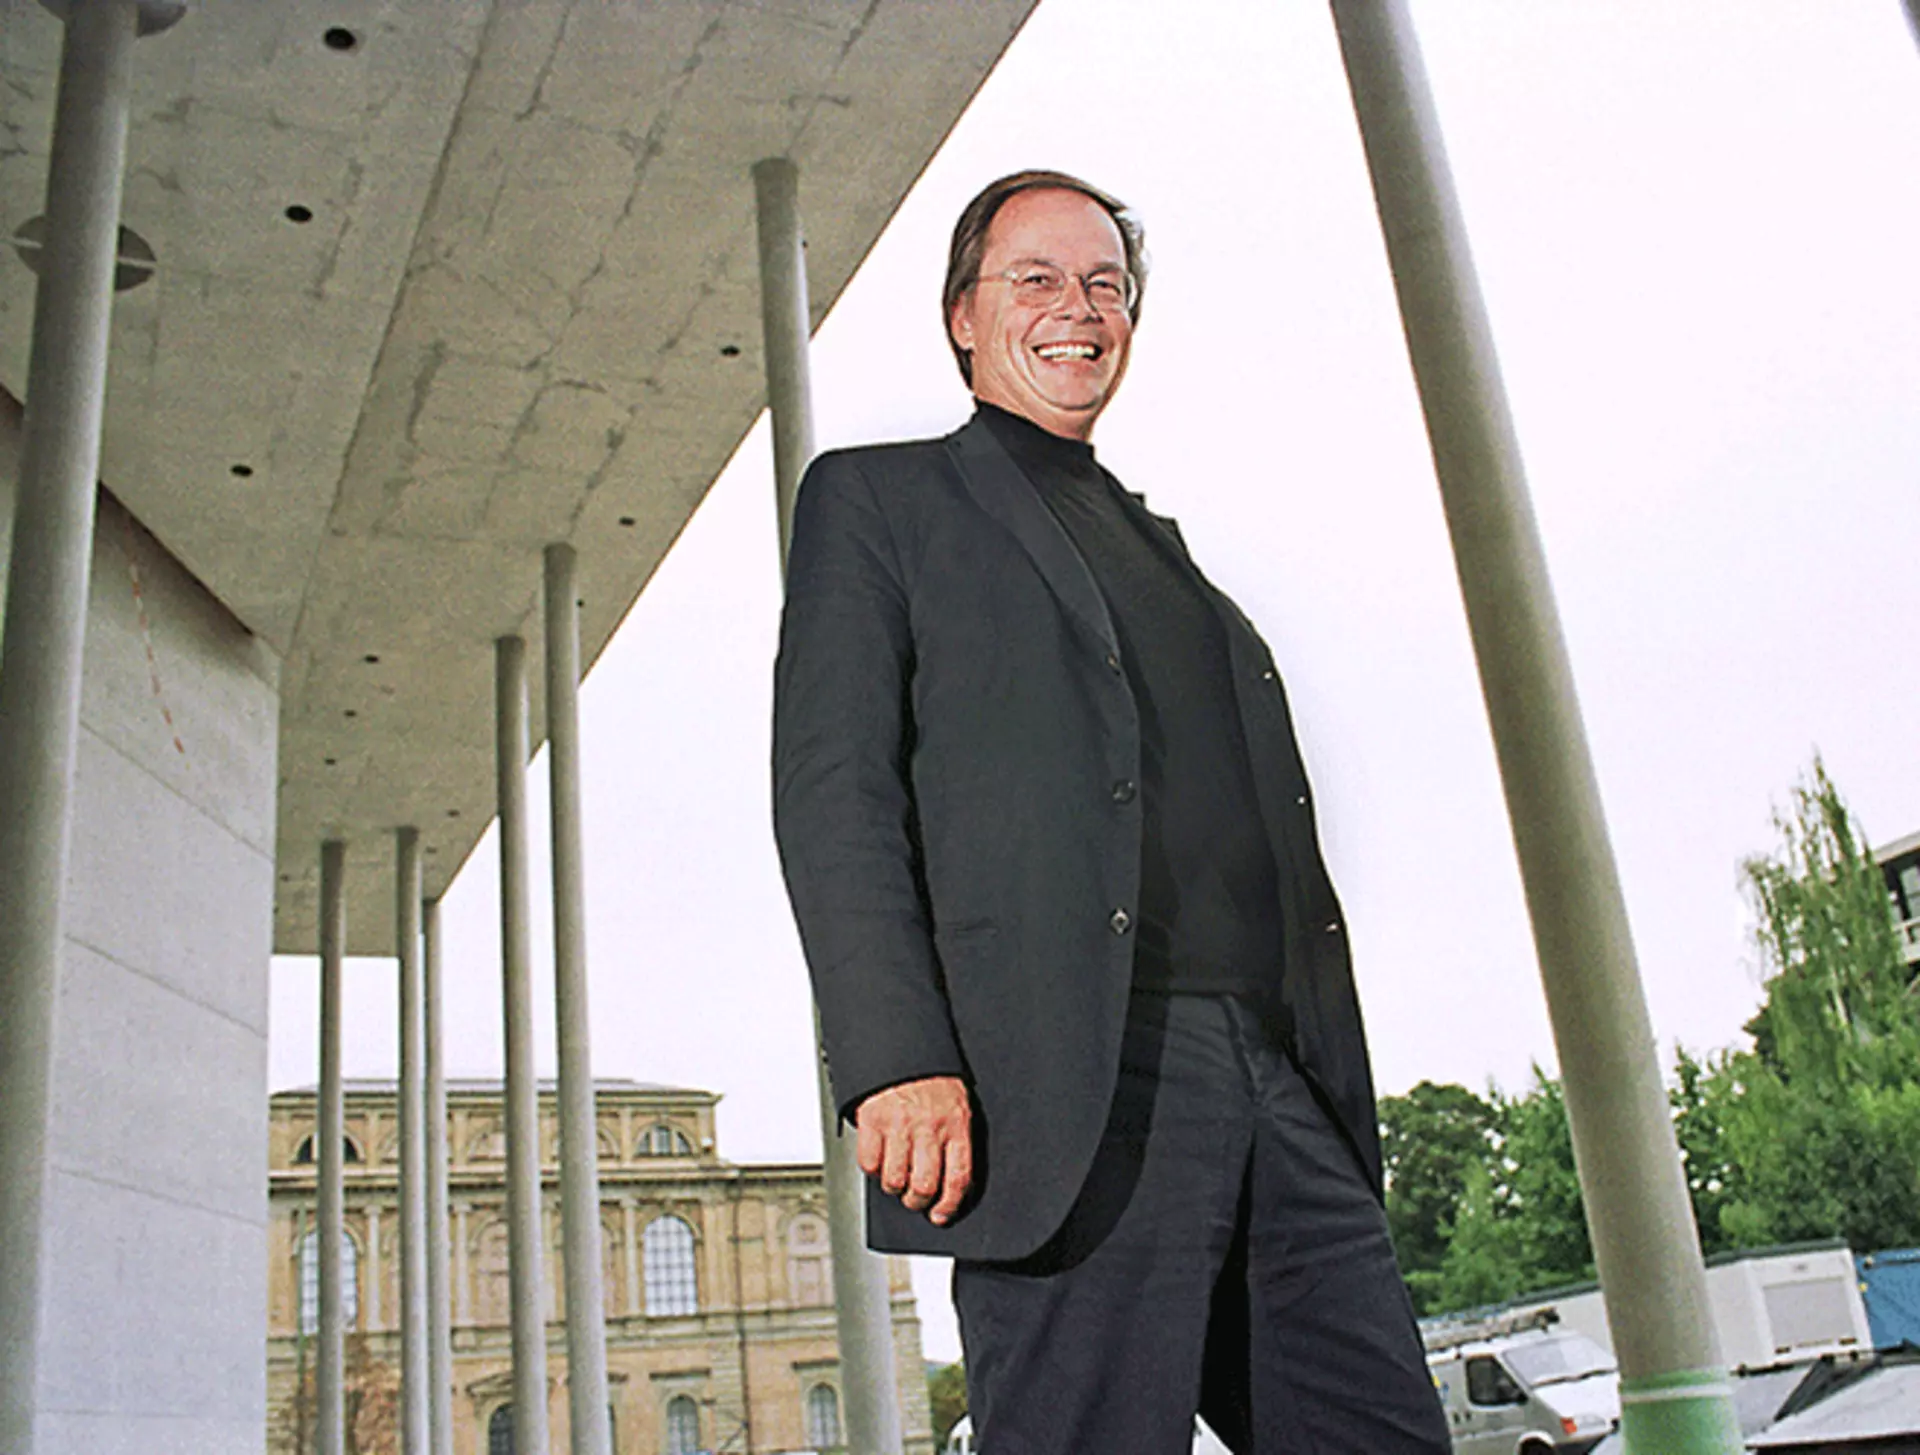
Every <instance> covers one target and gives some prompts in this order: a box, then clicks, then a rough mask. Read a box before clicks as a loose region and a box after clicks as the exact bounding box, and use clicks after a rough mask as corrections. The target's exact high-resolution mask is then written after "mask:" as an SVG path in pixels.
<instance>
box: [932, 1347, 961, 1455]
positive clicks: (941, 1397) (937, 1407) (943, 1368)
mask: <svg viewBox="0 0 1920 1455" xmlns="http://www.w3.org/2000/svg"><path fill="white" fill-rule="evenodd" d="M927 1402H928V1404H930V1405H931V1406H932V1409H933V1445H934V1448H935V1449H936V1450H937V1449H939V1448H940V1447H941V1446H943V1445H945V1444H946V1443H947V1436H948V1435H950V1434H952V1433H953V1427H954V1426H955V1425H957V1424H959V1423H960V1417H961V1416H962V1415H964V1414H965V1413H966V1412H967V1367H966V1365H964V1364H962V1363H961V1362H960V1361H959V1360H957V1359H956V1360H955V1361H954V1362H953V1363H951V1364H941V1365H937V1366H935V1367H934V1368H932V1369H930V1370H928V1371H927Z"/></svg>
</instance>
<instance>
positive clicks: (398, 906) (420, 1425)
mask: <svg viewBox="0 0 1920 1455" xmlns="http://www.w3.org/2000/svg"><path fill="white" fill-rule="evenodd" d="M394 847H395V850H396V852H397V860H396V872H395V875H394V902H393V933H394V950H395V954H396V958H397V959H398V960H399V962H400V1448H401V1450H402V1451H403V1452H404V1455H427V1448H428V1447H427V1433H428V1430H427V1410H428V1408H429V1402H428V1391H427V1380H428V1378H429V1377H430V1375H431V1370H430V1369H429V1367H428V1363H427V1125H426V1122H427V1083H426V1064H425V1063H426V1059H427V1025H426V985H425V978H426V977H425V968H424V966H423V965H422V963H421V954H420V868H421V865H420V831H419V830H418V829H414V828H403V829H400V830H398V831H396V832H395V834H394Z"/></svg>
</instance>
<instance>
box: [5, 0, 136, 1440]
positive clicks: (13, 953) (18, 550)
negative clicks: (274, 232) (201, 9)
mask: <svg viewBox="0 0 1920 1455" xmlns="http://www.w3.org/2000/svg"><path fill="white" fill-rule="evenodd" d="M137 20H138V11H137V7H136V5H135V3H134V0H96V3H92V4H87V5H78V4H76V5H75V6H74V7H73V14H72V16H71V18H70V19H69V20H68V22H67V32H66V39H65V42H64V45H63V48H62V50H61V56H60V89H59V96H58V99H57V100H56V101H55V103H54V117H53V144H52V151H51V153H50V155H49V157H48V166H47V211H46V217H47V224H46V227H47V230H46V245H45V247H44V249H43V250H42V252H41V259H40V282H39V287H38V290H37V292H36V293H35V301H34V315H33V341H32V344H31V352H30V354H29V360H28V364H27V400H26V418H25V421H24V424H23V430H22V432H23V438H22V440H21V454H20V481H19V493H18V496H17V497H16V499H15V502H14V517H13V543H12V547H11V554H10V558H9V559H10V565H9V567H8V571H7V585H6V590H7V598H6V611H5V640H4V645H3V646H0V654H4V658H5V661H6V671H5V672H4V673H0V1006H4V1007H5V1008H6V1009H5V1013H4V1014H0V1068H4V1074H3V1075H0V1289H5V1290H6V1293H5V1296H4V1297H0V1451H4V1452H6V1455H15V1452H31V1451H32V1450H34V1448H35V1436H34V1426H35V1423H36V1405H37V1403H38V1389H39V1363H40V1360H39V1355H40V1300H41V1276H40V1275H41V1267H42V1264H43V1262H44V1260H45V1248H46V1227H45V1199H46V1181H47V1167H46V1153H47V1146H48V1140H49V1134H50V1128H51V1114H52V1103H51V1094H52V1081H53V1016H54V1004H55V1001H56V998H57V996H58V989H59V978H60V940H61V935H62V929H63V915H64V910H65V893H66V879H67V851H68V844H69V841H70V838H71V829H72V807H71V798H70V795H71V786H72V783H73V767H74V754H75V744H76V741H77V738H78V733H79V722H80V669H81V648H82V643H83V642H84V640H85V636H86V623H87V577H88V571H89V568H90V566H91V564H92V552H93V514H94V482H95V479H96V478H97V477H98V475H99V467H100V417H101V410H102V403H103V397H104V394H105V389H106V375H107V333H108V322H109V316H110V314H111V311H112V302H113V259H114V242H115V238H116V235H117V233H118V230H119V226H120V184H121V173H122V170H123V168H124V165H125V161H126V147H127V100H128V94H129V91H130V89H131V84H132V76H133V42H134V32H135V26H136V24H137Z"/></svg>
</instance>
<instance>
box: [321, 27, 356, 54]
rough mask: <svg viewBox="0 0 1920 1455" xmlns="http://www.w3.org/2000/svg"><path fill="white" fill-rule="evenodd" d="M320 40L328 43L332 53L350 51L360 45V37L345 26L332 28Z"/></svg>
mask: <svg viewBox="0 0 1920 1455" xmlns="http://www.w3.org/2000/svg"><path fill="white" fill-rule="evenodd" d="M320 39H321V40H323V41H325V42H326V43H327V49H328V50H330V51H350V50H352V49H353V48H354V47H355V46H357V45H359V44H360V37H359V36H357V35H355V34H354V33H353V32H352V31H350V30H348V29H347V28H346V26H344V25H336V26H334V27H332V28H331V29H330V30H328V31H327V33H326V34H325V35H323V36H321V37H320Z"/></svg>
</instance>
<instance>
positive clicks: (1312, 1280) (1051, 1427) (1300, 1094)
mask: <svg viewBox="0 0 1920 1455" xmlns="http://www.w3.org/2000/svg"><path fill="white" fill-rule="evenodd" d="M953 1295H954V1305H955V1307H956V1309H957V1310H958V1312H959V1315H960V1336H961V1342H962V1344H963V1346H964V1348H965V1350H966V1363H967V1396H968V1403H969V1406H970V1408H971V1412H972V1415H973V1424H974V1432H975V1437H976V1439H977V1441H978V1443H979V1447H980V1449H981V1451H982V1452H983V1455H1186V1452H1187V1451H1189V1450H1190V1449H1191V1446H1192V1440H1193V1417H1194V1414H1195V1412H1196V1411H1197V1412H1198V1413H1200V1414H1201V1415H1203V1416H1204V1417H1205V1419H1206V1421H1207V1423H1208V1424H1209V1425H1210V1426H1212V1427H1213V1430H1214V1432H1215V1433H1216V1434H1218V1435H1219V1436H1220V1438H1221V1439H1222V1440H1224V1441H1225V1442H1226V1444H1227V1445H1228V1446H1229V1447H1230V1448H1231V1449H1233V1450H1234V1451H1236V1452H1238V1455H1402V1452H1406V1455H1446V1452H1447V1451H1448V1450H1449V1449H1450V1448H1451V1447H1450V1444H1449V1441H1448V1437H1447V1428H1446V1422H1445V1420H1444V1418H1443V1416H1442V1414H1441V1411H1440V1405H1439V1401H1438V1399H1437V1398H1436V1396H1435V1394H1434V1389H1433V1383H1432V1381H1431V1379H1430V1377H1429V1376H1428V1373H1427V1365H1426V1358H1425V1356H1424V1354H1423V1352H1422V1350H1421V1346H1420V1339H1419V1333H1418V1330H1417V1328H1416V1326H1415V1323H1414V1317H1413V1309H1412V1305H1411V1304H1410V1303H1409V1302H1408V1300H1407V1293H1406V1288H1405V1286H1404V1284H1402V1282H1401V1279H1400V1271H1399V1268H1398V1266H1397V1265H1396V1264H1395V1262H1394V1256H1393V1248H1392V1245H1391V1244H1390V1243H1389V1241H1388V1239H1387V1224H1386V1216H1385V1214H1384V1213H1383V1212H1382V1210H1381V1207H1380V1204H1379V1203H1378V1201H1376V1200H1375V1198H1374V1195H1373V1192H1372V1189H1371V1188H1370V1186H1369V1185H1368V1183H1367V1179H1366V1177H1365V1176H1364V1174H1363V1173H1362V1171H1361V1169H1360V1164H1359V1161H1358V1158H1357V1157H1356V1156H1355V1154H1354V1152H1353V1149H1352V1148H1351V1147H1350V1146H1349V1145H1348V1143H1347V1141H1346V1140H1345V1138H1344V1137H1342V1135H1341V1134H1340V1132H1339V1131H1338V1130H1337V1129H1336V1128H1335V1126H1334V1125H1333V1123H1332V1121H1331V1120H1330V1119H1329V1118H1328V1116H1327V1114H1326V1112H1325V1111H1323V1110H1322V1109H1321V1106H1320V1104H1319V1103H1318V1101H1317V1100H1316V1099H1315V1097H1314V1095H1313V1092H1312V1090H1311V1088H1310V1087H1309V1086H1308V1085H1307V1083H1306V1082H1305V1080H1304V1079H1303V1078H1302V1077H1301V1075H1300V1072H1299V1070H1298V1069H1297V1068H1296V1067H1295V1065H1294V1063H1293V1061H1292V1059H1291V1058H1290V1057H1289V1056H1288V1055H1287V1054H1286V1053H1285V1052H1283V1051H1280V1050H1278V1049H1276V1048H1274V1047H1273V1046H1271V1045H1269V1044H1267V1042H1266V1039H1265V1037H1264V1036H1263V1034H1262V1032H1261V1030H1260V1027H1259V1023H1258V1020H1257V1019H1256V1017H1255V1015H1254V1013H1253V1012H1252V1010H1251V1009H1249V1008H1248V1007H1247V1006H1246V1005H1244V1004H1243V1003H1241V1002H1239V1001H1237V1000H1233V999H1229V998H1226V997H1218V996H1193V995H1153V994H1146V993H1137V994H1136V995H1135V996H1134V998H1133V1003H1132V1006H1131V1008H1130V1010H1129V1015H1128V1025H1127V1034H1126V1041H1125V1045H1124V1048H1123V1050H1122V1053H1121V1066H1120V1080H1119V1087H1118V1090H1117V1091H1116V1094H1115V1097H1114V1107H1113V1114H1112V1117H1111V1119H1110V1120H1109V1122H1108V1126H1107V1131H1106V1135H1105V1138H1104V1139H1103V1141H1102V1143H1101V1147H1100V1151H1099V1153H1098V1155H1097V1157H1096V1159H1095V1163H1094V1169H1093V1172H1092V1174H1091V1176H1090V1177H1089V1179H1088V1182H1087V1186H1086V1188H1085V1190H1084V1191H1083V1192H1082V1193H1081V1195H1080V1198H1079V1200H1078V1201H1077V1202H1076V1203H1075V1205H1074V1208H1073V1211H1072V1212H1071V1213H1070V1214H1069V1215H1068V1219H1067V1222H1066V1225H1065V1226H1064V1227H1063V1228H1062V1229H1061V1230H1060V1232H1059V1233H1058V1234H1056V1235H1055V1236H1054V1237H1053V1238H1052V1239H1051V1240H1050V1241H1049V1242H1048V1243H1047V1245H1046V1246H1045V1247H1043V1248H1042V1249H1041V1250H1040V1251H1039V1252H1038V1253H1035V1254H1034V1255H1032V1256H1031V1257H1029V1258H1026V1259H1023V1260H1022V1261H1020V1262H1018V1263H973V1262H965V1261H960V1262H956V1263H955V1265H954V1270H953Z"/></svg>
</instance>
